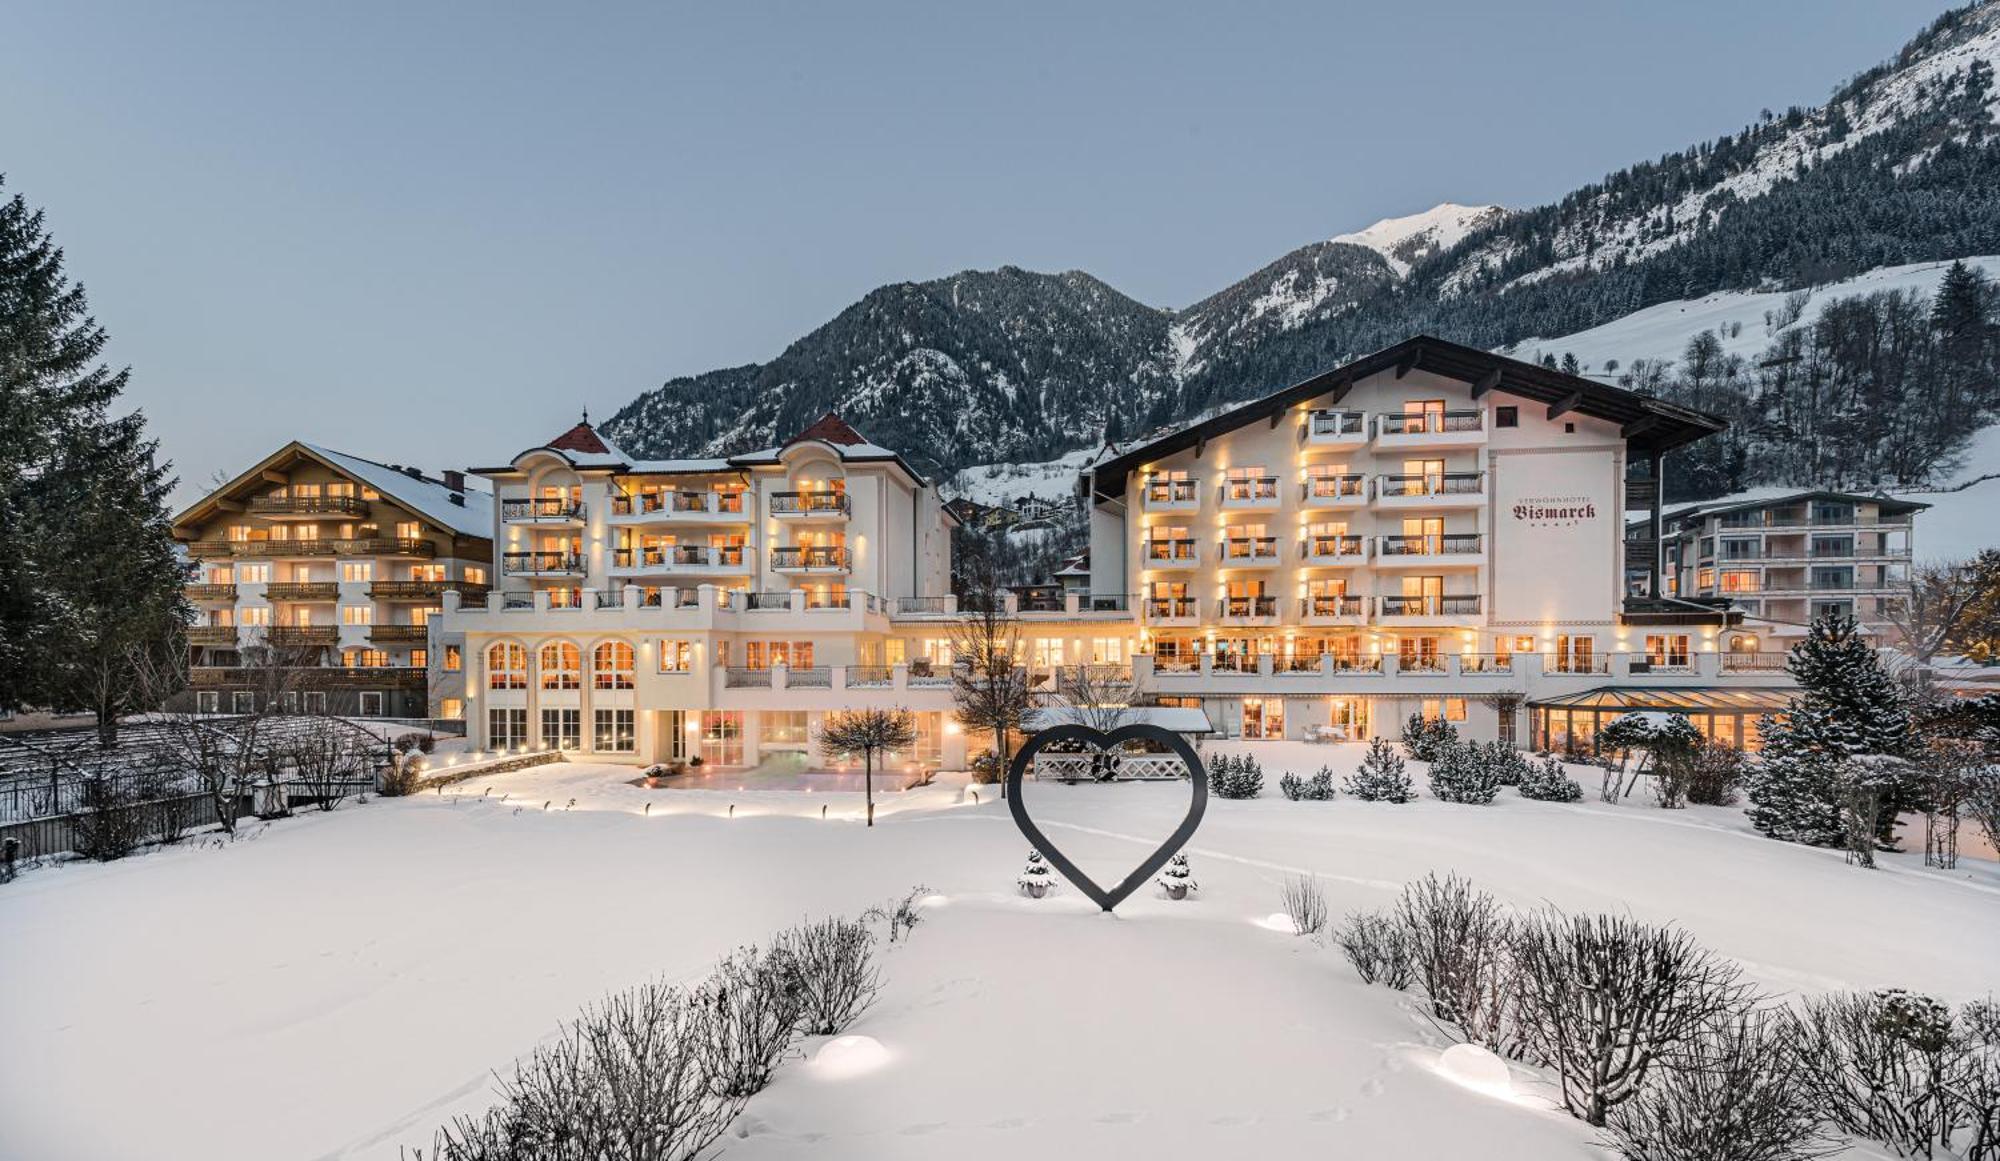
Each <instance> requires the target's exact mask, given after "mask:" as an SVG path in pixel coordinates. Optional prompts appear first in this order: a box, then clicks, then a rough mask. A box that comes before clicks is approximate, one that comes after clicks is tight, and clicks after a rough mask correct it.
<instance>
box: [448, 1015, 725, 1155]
mask: <svg viewBox="0 0 2000 1161" xmlns="http://www.w3.org/2000/svg"><path fill="white" fill-rule="evenodd" d="M713 1020H714V1009H713V1007H712V1006H711V1005H709V1004H706V1003H702V1002H700V1001H699V1000H697V999H696V998H695V997H693V996H691V995H690V994H689V993H687V992H686V991H683V990H682V989H680V988H677V987H672V986H670V985H667V984H664V983H651V984H646V985H644V986H642V987H638V988H634V989H632V990H631V991H628V992H620V993H618V994H616V995H613V996H611V997H610V998H609V999H607V1000H605V1001H604V1002H603V1003H601V1004H599V1005H597V1006H596V1007H593V1008H588V1009H586V1010H585V1011H584V1012H583V1014H582V1015H581V1016H579V1017H578V1018H577V1019H576V1020H574V1021H572V1022H571V1023H569V1024H566V1025H564V1026H563V1027H562V1029H561V1031H560V1032H559V1034H558V1035H557V1037H556V1039H555V1040H554V1041H553V1042H551V1043H546V1044H542V1045H540V1046H538V1047H536V1048H535V1049H534V1050H533V1051H532V1052H531V1053H529V1055H528V1056H527V1057H525V1058H523V1059H522V1060H520V1061H519V1062H517V1063H516V1064H515V1066H514V1073H513V1075H512V1077H511V1078H508V1079H505V1080H503V1081H501V1084H500V1094H501V1105H500V1107H498V1108H496V1109H493V1110H491V1111H490V1112H488V1113H487V1114H486V1115H484V1116H483V1117H477V1118H472V1117H461V1118H459V1119H458V1120H457V1121H456V1122H454V1123H453V1124H452V1125H449V1126H447V1127H445V1128H443V1129H440V1130H439V1131H438V1134H437V1137H436V1139H435V1141H434V1144H433V1146H432V1149H431V1152H430V1153H429V1155H428V1157H426V1156H425V1154H423V1153H422V1152H421V1151H419V1153H418V1154H417V1156H418V1158H419V1161H527V1159H528V1158H559V1157H562V1158H568V1157H576V1158H582V1157H651V1158H659V1159H661V1161H686V1159H688V1158H692V1157H694V1156H695V1155H697V1154H698V1153H700V1152H701V1151H702V1150H703V1149H705V1148H707V1147H708V1146H709V1145H710V1144H712V1143H714V1141H715V1139H716V1138H717V1137H720V1136H721V1135H722V1131H723V1130H724V1129H725V1128H727V1127H728V1125H729V1122H730V1121H731V1120H732V1119H734V1118H735V1116H736V1114H737V1113H738V1112H740V1111H741V1110H742V1108H743V1098H742V1097H740V1096H731V1095H729V1094H728V1093H727V1092H726V1091H725V1090H724V1086H723V1085H721V1084H719V1083H717V1074H716V1071H715V1068H714V1055H713V1044H714V1036H713V1033H712V1029H711V1024H712V1022H713Z"/></svg>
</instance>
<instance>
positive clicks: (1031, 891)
mask: <svg viewBox="0 0 2000 1161" xmlns="http://www.w3.org/2000/svg"><path fill="white" fill-rule="evenodd" d="M1015 881H1016V882H1017V883H1019V884H1020V885H1021V894H1023V895H1026V896H1027V897H1028V898H1030V899H1040V898H1041V897H1042V896H1044V895H1046V894H1048V893H1049V888H1051V887H1053V886H1055V885H1056V878H1055V875H1054V874H1053V873H1052V872H1050V870H1049V865H1048V864H1047V863H1045V862H1043V861H1042V852H1040V851H1029V852H1028V865H1027V866H1025V867H1023V868H1021V877H1020V878H1019V879H1017V880H1015Z"/></svg>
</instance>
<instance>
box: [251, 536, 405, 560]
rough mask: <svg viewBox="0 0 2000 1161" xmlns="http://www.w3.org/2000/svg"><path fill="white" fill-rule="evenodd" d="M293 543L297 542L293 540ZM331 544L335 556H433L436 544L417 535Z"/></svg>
mask: <svg viewBox="0 0 2000 1161" xmlns="http://www.w3.org/2000/svg"><path fill="white" fill-rule="evenodd" d="M293 543H294V544H296V543H298V542H297V541H293ZM333 545H334V554H335V555H336V556H435V555H436V554H437V545H435V544H433V543H431V542H430V541H428V540H425V539H423V538H422V537H418V536H363V537H359V538H357V539H353V540H336V541H334V542H333ZM280 555H282V554H280Z"/></svg>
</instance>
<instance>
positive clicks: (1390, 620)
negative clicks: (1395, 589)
mask: <svg viewBox="0 0 2000 1161" xmlns="http://www.w3.org/2000/svg"><path fill="white" fill-rule="evenodd" d="M1377 600H1378V601H1379V602H1380V604H1379V606H1378V614H1379V615H1380V616H1381V618H1382V620H1383V622H1384V623H1385V624H1421V623H1425V622H1437V621H1440V620H1449V619H1452V618H1463V617H1477V616H1478V615H1479V605H1480V600H1479V596H1478V594H1476V593H1474V594H1467V595H1458V596H1427V597H1379V598H1377Z"/></svg>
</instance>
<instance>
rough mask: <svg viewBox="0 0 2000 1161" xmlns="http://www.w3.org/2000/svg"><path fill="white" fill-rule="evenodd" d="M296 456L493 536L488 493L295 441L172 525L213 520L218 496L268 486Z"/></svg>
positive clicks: (416, 509)
mask: <svg viewBox="0 0 2000 1161" xmlns="http://www.w3.org/2000/svg"><path fill="white" fill-rule="evenodd" d="M300 460H312V461H314V462H317V463H319V464H320V465H321V466H323V467H326V468H328V469H330V470H332V471H335V472H339V473H340V474H341V475H343V476H346V477H347V478H349V479H351V480H353V481H355V482H356V483H358V484H363V485H365V486H367V487H370V488H373V489H375V490H376V491H377V492H380V493H381V494H382V495H384V496H386V497H388V498H389V499H390V500H392V501H394V502H395V503H397V504H399V505H401V506H402V507H404V508H406V509H408V510H409V511H410V512H412V513H414V514H415V515H418V516H421V517H423V518H424V519H425V520H428V521H430V522H431V523H433V524H436V525H438V526H439V527H441V528H447V529H450V530H451V532H452V533H453V535H456V536H474V537H478V538H480V539H482V540H484V539H490V538H491V537H492V535H493V495H492V493H490V492H482V491H479V490H477V489H474V488H450V487H447V486H446V485H445V482H444V481H443V480H440V479H435V478H433V477H430V476H426V475H423V474H422V473H418V474H416V475H412V474H411V473H412V472H415V471H416V469H414V468H398V467H396V466H394V465H391V464H384V463H378V462H376V461H374V460H370V459H363V458H362V457H360V456H357V455H350V454H348V453H347V452H339V451H334V450H333V449H332V448H325V447H318V446H316V445H314V444H309V443H303V442H301V441H298V440H293V441H292V442H290V443H288V444H286V445H285V446H283V447H281V448H279V449H278V450H277V451H275V452H272V453H271V454H270V455H268V456H266V457H264V459H262V460H261V461H259V462H258V463H257V464H255V465H254V466H252V467H251V468H250V469H249V470H248V471H245V472H243V473H242V474H240V475H238V476H236V477H235V478H234V479H232V480H230V481H229V482H228V483H226V484H224V485H222V486H221V487H219V488H216V489H215V490H213V491H211V492H210V493H208V495H206V496H203V497H202V498H201V499H199V500H197V501H195V502H194V503H193V504H192V505H190V506H189V507H188V508H187V509H186V510H185V511H183V512H181V513H179V514H178V515H176V516H175V517H174V520H173V526H174V527H176V528H178V527H181V526H182V525H184V524H189V523H198V522H201V521H205V520H209V519H211V518H213V517H214V516H215V514H216V513H217V512H219V511H221V510H222V509H221V505H219V504H218V503H217V501H218V500H234V499H238V498H240V497H245V496H248V495H250V494H251V493H253V492H256V491H258V490H259V489H261V488H263V487H266V486H268V485H267V482H266V481H265V480H264V478H263V473H265V472H267V471H278V470H280V469H283V468H286V467H289V466H290V465H292V464H295V463H298V462H299V461H300ZM453 497H457V499H453Z"/></svg>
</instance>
